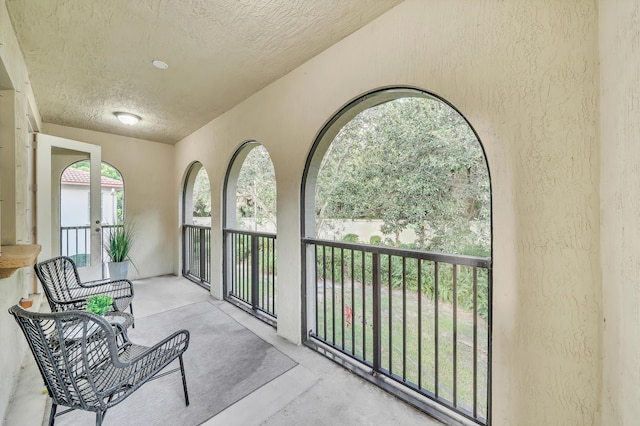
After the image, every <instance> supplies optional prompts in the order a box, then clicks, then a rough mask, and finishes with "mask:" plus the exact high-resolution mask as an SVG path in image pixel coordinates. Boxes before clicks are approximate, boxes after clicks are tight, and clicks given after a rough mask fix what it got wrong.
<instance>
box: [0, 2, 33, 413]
mask: <svg viewBox="0 0 640 426" xmlns="http://www.w3.org/2000/svg"><path fill="white" fill-rule="evenodd" d="M0 44H1V45H0V67H4V68H5V70H6V72H7V76H8V78H9V80H10V82H8V83H7V82H4V81H3V84H4V86H3V87H0V88H1V89H12V90H15V92H14V94H13V96H12V97H13V98H14V102H15V103H14V117H13V120H9V121H12V123H13V125H14V126H15V127H16V129H15V130H14V131H13V132H9V133H8V134H9V135H10V136H9V138H8V139H7V138H4V139H3V140H2V141H0V146H3V147H4V148H5V149H0V151H2V152H3V153H4V154H3V153H0V155H9V156H11V155H14V156H15V162H14V164H13V165H12V164H11V163H10V162H9V163H8V164H5V163H4V162H3V166H2V167H0V182H2V184H1V185H0V186H1V188H2V192H3V194H2V195H3V196H2V197H0V198H2V199H4V200H5V201H4V203H3V204H2V207H1V210H2V217H3V218H4V220H3V221H2V229H0V235H1V237H0V240H1V241H2V242H3V243H5V244H15V243H19V244H30V243H31V242H32V240H31V220H30V215H31V210H30V207H31V202H30V200H29V197H28V195H29V192H28V183H29V182H30V178H31V175H30V173H29V171H30V166H31V158H30V155H29V151H30V142H29V139H28V136H29V135H28V132H27V128H28V126H27V120H29V121H31V123H32V126H33V127H34V128H36V129H37V128H38V126H39V124H40V114H39V113H38V108H37V106H36V103H35V101H34V97H33V91H32V90H31V86H30V85H29V84H28V80H29V75H28V71H27V67H26V65H25V63H24V60H23V58H22V53H21V52H20V47H19V45H18V40H17V39H16V37H15V35H14V33H13V28H12V26H11V21H10V19H9V14H8V12H7V9H6V7H5V1H4V0H0ZM27 112H28V113H29V114H30V116H29V117H27V116H26V113H27ZM3 118H6V116H5V117H3ZM6 124H7V123H6V122H5V125H6ZM17 127H20V129H17ZM11 133H12V135H11ZM3 135H4V136H6V135H7V133H3ZM12 143H15V145H9V144H12ZM9 153H10V154H9ZM9 158H10V157H9ZM17 164H20V165H21V169H20V170H19V171H17V170H16V169H17V168H18V167H17ZM7 165H8V167H5V166H7ZM7 173H11V174H12V175H11V176H6V174H7ZM7 182H10V184H9V185H7V184H6V183H7ZM10 200H11V202H9V201H10ZM5 215H8V216H9V220H8V221H7V220H6V219H7V218H6V217H5ZM4 226H10V227H11V228H10V229H5V228H4ZM31 270H32V269H31V268H22V269H20V270H18V271H16V272H15V273H14V274H13V275H12V276H10V277H8V278H4V279H0V421H2V420H3V419H4V417H5V415H6V412H7V407H8V404H9V398H10V395H11V392H12V390H13V388H14V386H15V384H16V381H17V377H18V373H19V371H20V365H21V363H22V361H23V358H24V354H25V351H26V350H27V349H26V348H27V343H26V340H25V339H24V337H23V335H22V332H21V331H20V329H19V328H18V326H17V324H16V323H15V320H14V319H13V318H12V317H11V316H10V315H9V314H8V313H7V310H8V309H9V307H10V306H13V305H15V304H16V303H18V301H19V300H20V298H21V297H24V296H26V295H27V294H28V293H29V292H30V291H31V290H32V282H33V275H32V273H31Z"/></svg>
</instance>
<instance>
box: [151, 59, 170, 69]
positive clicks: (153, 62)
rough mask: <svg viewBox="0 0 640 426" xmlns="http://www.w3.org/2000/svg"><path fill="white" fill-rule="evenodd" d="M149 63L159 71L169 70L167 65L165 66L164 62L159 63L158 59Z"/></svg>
mask: <svg viewBox="0 0 640 426" xmlns="http://www.w3.org/2000/svg"><path fill="white" fill-rule="evenodd" d="M151 63H152V64H153V66H154V67H156V68H158V69H161V70H166V69H167V68H169V64H167V63H166V62H165V61H161V60H160V59H154V60H153V61H152V62H151Z"/></svg>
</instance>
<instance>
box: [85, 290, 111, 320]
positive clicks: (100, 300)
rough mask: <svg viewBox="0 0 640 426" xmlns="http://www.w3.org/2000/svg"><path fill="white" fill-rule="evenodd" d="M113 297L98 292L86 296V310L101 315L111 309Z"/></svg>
mask: <svg viewBox="0 0 640 426" xmlns="http://www.w3.org/2000/svg"><path fill="white" fill-rule="evenodd" d="M112 303H113V299H112V298H111V296H108V295H106V294H98V295H95V296H89V297H88V298H87V311H89V312H91V313H94V314H96V315H100V316H103V315H104V314H105V313H106V312H108V311H109V309H111V304H112Z"/></svg>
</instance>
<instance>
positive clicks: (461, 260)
mask: <svg viewBox="0 0 640 426" xmlns="http://www.w3.org/2000/svg"><path fill="white" fill-rule="evenodd" d="M302 241H303V242H304V243H305V244H315V245H324V246H329V247H336V248H342V249H348V250H360V251H364V252H368V253H378V254H387V255H391V256H402V257H411V258H415V259H422V260H430V261H433V262H441V263H451V264H457V265H464V266H475V267H479V268H487V269H491V258H488V257H477V256H465V255H461V254H445V253H437V252H433V251H424V250H415V249H400V248H396V247H388V246H374V245H369V244H358V243H348V242H344V241H331V240H322V239H318V238H308V237H307V238H303V239H302Z"/></svg>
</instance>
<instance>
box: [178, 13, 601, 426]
mask: <svg viewBox="0 0 640 426" xmlns="http://www.w3.org/2000/svg"><path fill="white" fill-rule="evenodd" d="M597 52H598V50H597V14H596V4H595V1H557V0H536V1H530V0H517V1H516V0H512V1H499V0H476V1H473V2H469V1H463V0H454V1H450V0H447V1H445V0H441V1H422V0H407V1H406V2H404V3H403V4H401V5H399V6H398V7H396V8H395V9H393V10H391V11H390V12H388V13H386V14H385V15H383V16H382V17H381V18H379V19H378V20H376V21H374V22H373V23H372V24H370V25H367V26H366V27H364V28H363V29H361V30H360V31H358V32H357V33H355V34H353V35H352V36H349V37H347V38H346V39H344V40H342V41H341V42H339V43H337V44H336V45H334V46H333V47H331V48H330V49H328V50H327V51H325V52H323V53H322V54H320V55H318V56H317V57H315V58H314V59H312V60H310V61H309V62H308V63H306V64H304V65H303V66H301V67H299V68H297V69H296V70H294V71H293V72H291V73H290V74H289V75H287V76H285V77H283V78H282V79H280V80H278V81H276V82H274V83H273V84H271V85H270V86H268V87H267V88H266V89H264V90H262V91H260V92H258V93H257V94H255V95H254V96H252V97H250V98H249V99H247V100H246V101H244V102H243V103H241V104H239V105H238V106H236V107H235V108H233V109H232V110H230V111H228V112H227V113H225V114H224V115H223V116H221V117H219V118H218V119H216V120H214V121H212V122H210V123H209V124H207V125H205V126H204V127H202V128H201V129H199V130H198V131H196V132H194V133H193V134H192V135H190V136H189V137H187V138H185V139H184V140H183V141H181V142H179V143H178V144H177V146H176V163H175V165H176V176H182V175H183V174H184V172H185V170H186V168H187V166H188V164H189V163H190V162H192V161H194V160H196V159H197V160H199V161H201V162H202V163H203V165H204V166H205V167H206V169H207V172H208V173H209V177H210V179H211V188H212V192H213V194H212V211H213V217H212V223H213V225H214V232H213V239H212V241H215V242H219V241H221V233H220V230H219V225H220V224H221V200H222V193H221V191H222V184H223V179H224V173H225V170H226V167H227V164H228V161H229V159H230V158H231V156H232V154H233V152H234V151H235V150H236V149H237V148H238V147H239V146H240V144H241V143H242V142H244V141H246V140H250V139H255V140H256V141H258V142H259V143H261V144H263V145H264V146H265V147H266V148H267V150H268V151H269V154H270V155H271V159H272V161H273V164H274V168H275V172H276V180H277V189H278V200H277V203H278V223H279V224H283V225H281V226H279V227H278V237H277V238H278V259H279V262H280V265H279V267H278V284H279V294H278V307H277V309H278V334H280V335H281V336H283V337H285V338H287V339H290V340H292V341H294V342H297V341H299V340H300V312H301V300H300V294H301V293H300V287H301V285H300V282H301V266H300V260H299V259H300V237H301V235H300V230H299V228H300V227H299V223H300V180H301V176H302V172H303V168H304V163H305V159H306V155H307V153H308V152H309V150H310V148H311V145H312V143H313V140H314V138H315V136H316V135H317V133H318V131H319V130H320V129H321V128H322V126H323V124H324V123H325V122H326V120H328V119H329V118H330V117H331V115H332V114H334V113H335V112H336V111H337V110H338V109H339V108H340V107H341V106H342V105H344V104H346V103H347V102H348V101H349V100H351V99H353V98H355V97H357V96H359V95H360V94H362V93H364V92H367V91H370V90H372V89H376V88H380V87H385V86H396V85H409V86H413V87H417V88H421V89H424V90H428V91H430V92H433V93H435V94H437V95H440V96H442V97H443V98H445V99H447V100H448V101H450V102H451V103H452V104H453V105H454V106H456V107H457V108H458V109H459V110H460V112H461V113H462V114H463V115H465V117H466V118H467V119H468V120H469V121H470V123H471V124H472V125H473V126H474V128H475V129H476V131H477V132H478V135H479V137H480V139H481V141H482V142H483V144H484V147H485V149H486V152H487V156H488V162H489V167H490V171H491V177H492V185H493V188H492V189H493V223H494V260H495V263H494V294H493V301H494V308H493V320H494V327H493V366H492V369H493V376H492V386H493V419H492V420H493V424H495V425H541V424H544V425H569V424H572V425H573V424H597V423H598V422H599V419H600V413H599V401H600V392H599V389H600V385H601V376H600V367H601V361H600V357H601V353H600V345H599V342H600V317H601V306H600V262H599V260H600V251H599V246H598V240H599V198H598V180H599V144H598V137H597V132H598V126H597V121H598V97H597V96H598V71H597V70H598V68H597V65H598V57H597ZM181 185H182V182H181V181H180V180H179V179H177V180H176V182H175V183H174V191H175V193H176V194H178V193H180V191H181ZM284 224H287V225H284ZM212 256H213V283H212V284H213V286H214V289H213V293H214V294H215V293H219V291H220V290H219V285H220V283H221V264H222V256H221V247H220V246H219V244H218V245H216V246H214V248H213V253H212Z"/></svg>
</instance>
